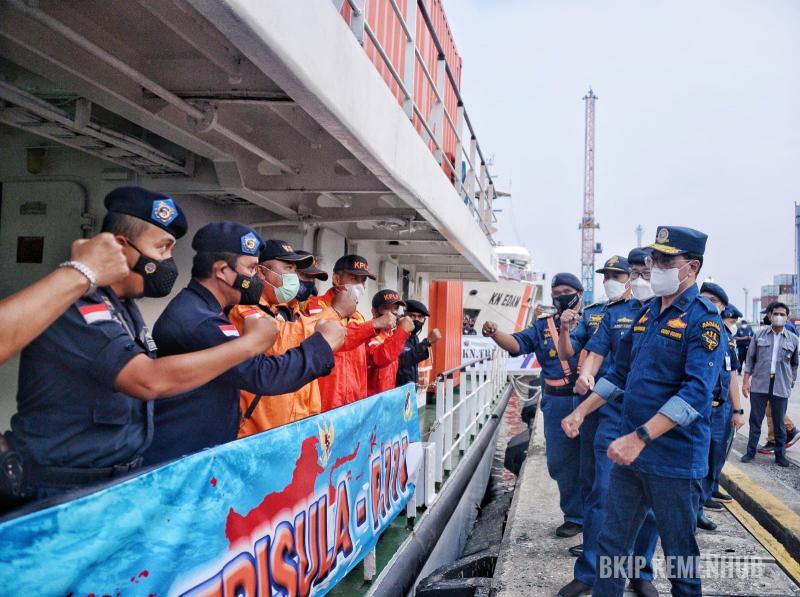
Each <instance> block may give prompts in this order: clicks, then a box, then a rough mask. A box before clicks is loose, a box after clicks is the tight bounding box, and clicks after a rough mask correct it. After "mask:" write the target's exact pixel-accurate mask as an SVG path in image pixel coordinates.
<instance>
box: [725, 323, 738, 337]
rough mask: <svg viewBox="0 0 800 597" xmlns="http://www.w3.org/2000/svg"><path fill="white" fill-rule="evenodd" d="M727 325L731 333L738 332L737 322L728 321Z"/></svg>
mask: <svg viewBox="0 0 800 597" xmlns="http://www.w3.org/2000/svg"><path fill="white" fill-rule="evenodd" d="M725 327H726V328H728V331H729V332H730V333H731V334H735V333H736V324H735V323H726V324H725Z"/></svg>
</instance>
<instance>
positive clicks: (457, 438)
mask: <svg viewBox="0 0 800 597" xmlns="http://www.w3.org/2000/svg"><path fill="white" fill-rule="evenodd" d="M507 358H508V353H507V352H506V351H504V350H502V349H501V348H495V350H494V352H493V354H492V355H491V356H489V357H482V358H478V359H474V360H472V361H468V362H466V363H462V364H461V365H459V366H458V367H454V368H452V369H449V370H447V371H443V372H442V373H440V374H439V375H438V376H437V379H436V419H435V421H434V423H433V425H432V426H431V430H430V434H429V436H428V442H429V444H432V449H433V455H432V457H431V458H430V459H429V460H431V461H432V462H426V464H425V466H426V467H429V468H428V469H426V470H425V472H424V475H425V477H426V478H428V479H430V477H432V481H433V482H434V483H442V482H443V481H444V478H445V473H448V474H449V473H450V472H451V471H452V470H453V469H454V463H453V457H454V456H455V454H456V452H459V453H461V454H463V453H464V452H466V450H467V449H468V448H469V445H470V442H471V440H472V439H474V438H475V437H476V436H477V435H478V432H479V431H480V429H481V428H482V427H483V426H484V425H485V423H486V420H487V418H488V417H489V413H490V412H491V409H492V406H493V404H494V403H495V401H496V400H497V399H498V397H499V396H500V394H501V393H502V389H503V387H504V386H505V384H506V379H507V374H506V359H507ZM457 371H463V372H464V374H463V375H462V379H461V390H460V396H459V398H460V399H459V400H458V401H457V402H455V401H454V385H455V380H454V379H453V375H454V374H455V373H456V372H457ZM430 467H432V468H433V470H432V471H430V470H429V469H430ZM435 497H436V493H435V488H434V489H433V490H432V488H431V487H430V483H429V482H426V484H425V496H424V503H425V504H426V505H427V504H428V503H430V501H431V500H433V499H435ZM408 514H409V515H411V508H409V511H408Z"/></svg>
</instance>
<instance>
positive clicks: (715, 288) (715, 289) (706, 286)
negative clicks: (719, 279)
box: [700, 282, 728, 306]
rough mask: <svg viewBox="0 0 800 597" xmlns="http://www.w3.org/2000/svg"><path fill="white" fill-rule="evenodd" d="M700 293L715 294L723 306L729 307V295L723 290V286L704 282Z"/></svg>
mask: <svg viewBox="0 0 800 597" xmlns="http://www.w3.org/2000/svg"><path fill="white" fill-rule="evenodd" d="M700 292H707V293H709V294H713V295H714V296H715V297H717V298H718V299H719V300H720V301H722V304H723V305H725V306H727V305H728V293H727V292H725V291H724V290H723V289H722V286H720V285H719V284H714V282H703V285H702V286H701V287H700Z"/></svg>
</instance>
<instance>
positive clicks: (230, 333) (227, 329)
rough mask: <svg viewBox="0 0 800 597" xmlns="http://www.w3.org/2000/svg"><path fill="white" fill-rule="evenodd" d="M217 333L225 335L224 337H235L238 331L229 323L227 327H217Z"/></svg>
mask: <svg viewBox="0 0 800 597" xmlns="http://www.w3.org/2000/svg"><path fill="white" fill-rule="evenodd" d="M219 331H220V332H222V333H223V334H225V335H226V336H234V337H235V336H238V335H239V330H237V329H236V326H235V325H233V324H232V323H229V324H228V325H221V326H219Z"/></svg>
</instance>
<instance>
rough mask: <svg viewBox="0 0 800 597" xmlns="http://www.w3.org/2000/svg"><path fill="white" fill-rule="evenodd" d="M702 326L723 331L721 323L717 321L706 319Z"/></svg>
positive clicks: (705, 328) (706, 328)
mask: <svg viewBox="0 0 800 597" xmlns="http://www.w3.org/2000/svg"><path fill="white" fill-rule="evenodd" d="M700 327H701V328H702V329H704V330H708V329H711V330H717V332H718V333H721V332H722V328H720V326H719V324H718V323H717V322H716V321H704V322H703V323H701V324H700Z"/></svg>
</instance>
